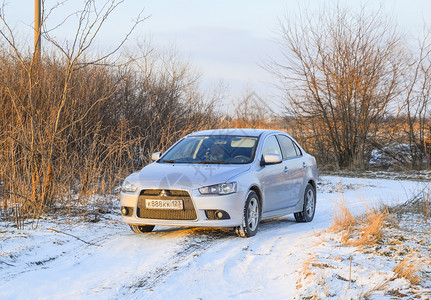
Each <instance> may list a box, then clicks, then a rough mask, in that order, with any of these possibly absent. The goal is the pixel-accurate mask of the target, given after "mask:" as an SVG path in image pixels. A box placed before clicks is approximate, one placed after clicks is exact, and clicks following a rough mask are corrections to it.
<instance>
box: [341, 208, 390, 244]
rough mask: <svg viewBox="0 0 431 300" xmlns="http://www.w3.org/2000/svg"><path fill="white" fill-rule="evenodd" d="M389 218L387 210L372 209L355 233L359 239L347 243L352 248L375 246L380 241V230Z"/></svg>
mask: <svg viewBox="0 0 431 300" xmlns="http://www.w3.org/2000/svg"><path fill="white" fill-rule="evenodd" d="M388 217H389V212H388V210H387V209H384V210H378V209H373V210H370V211H368V212H367V214H366V215H365V216H364V217H363V218H362V222H360V224H359V228H358V229H357V233H358V234H359V238H358V239H356V240H350V241H347V242H348V243H349V244H351V245H352V246H359V247H361V246H367V245H372V244H375V243H376V242H377V241H379V240H381V239H382V230H383V227H384V226H385V221H386V220H387V219H388Z"/></svg>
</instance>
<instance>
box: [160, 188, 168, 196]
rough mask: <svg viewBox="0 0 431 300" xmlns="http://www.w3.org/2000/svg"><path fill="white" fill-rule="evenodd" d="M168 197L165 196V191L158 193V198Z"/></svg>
mask: <svg viewBox="0 0 431 300" xmlns="http://www.w3.org/2000/svg"><path fill="white" fill-rule="evenodd" d="M167 196H168V195H167V194H166V191H165V190H162V191H161V192H160V197H167Z"/></svg>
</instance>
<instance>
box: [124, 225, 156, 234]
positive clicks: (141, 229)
mask: <svg viewBox="0 0 431 300" xmlns="http://www.w3.org/2000/svg"><path fill="white" fill-rule="evenodd" d="M129 226H130V229H132V231H133V232H135V233H146V232H151V231H152V230H153V229H154V227H155V226H154V225H129Z"/></svg>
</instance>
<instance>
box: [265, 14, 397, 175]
mask: <svg viewBox="0 0 431 300" xmlns="http://www.w3.org/2000/svg"><path fill="white" fill-rule="evenodd" d="M399 41H400V38H399V36H398V34H397V31H396V27H395V25H394V24H393V23H392V22H391V21H390V20H388V19H387V18H385V16H384V15H383V13H382V11H381V10H378V11H377V12H369V11H367V10H366V9H365V8H362V9H361V10H360V11H359V12H353V11H351V10H348V9H346V8H342V7H340V6H336V7H334V8H330V9H326V10H324V11H322V12H320V13H319V14H317V15H311V14H308V13H307V12H305V13H302V14H300V16H299V17H296V18H286V19H285V20H284V21H283V22H282V23H281V43H280V44H281V50H282V53H283V57H284V61H276V62H273V63H272V64H271V65H270V67H269V68H270V70H271V71H272V72H274V73H275V74H276V75H277V76H278V78H279V80H280V81H279V82H280V88H281V89H282V91H283V92H284V94H285V97H286V100H287V104H288V105H287V107H288V109H289V111H290V113H291V114H292V115H293V116H295V117H298V118H300V119H301V122H302V123H304V124H306V123H308V124H310V125H311V126H313V127H311V130H314V131H315V132H316V133H318V134H319V135H322V136H324V139H325V140H327V141H328V147H330V149H326V150H331V152H332V153H334V160H335V163H336V165H337V167H341V168H350V167H353V168H358V167H359V168H362V167H364V161H365V160H364V158H365V155H366V153H367V151H368V149H367V145H369V144H368V142H367V141H368V140H369V139H370V138H371V134H372V130H371V127H372V124H373V123H376V122H377V121H378V120H379V118H381V117H382V116H383V115H384V113H385V112H386V111H387V110H388V107H389V104H390V103H391V102H392V101H393V100H394V99H395V98H396V97H397V96H398V95H399V93H400V88H399V81H400V77H401V76H400V74H401V71H402V70H401V69H402V65H401V63H400V61H401V60H400V55H401V53H402V51H399V49H400V42H399ZM317 131H318V132H317ZM322 146H323V145H322Z"/></svg>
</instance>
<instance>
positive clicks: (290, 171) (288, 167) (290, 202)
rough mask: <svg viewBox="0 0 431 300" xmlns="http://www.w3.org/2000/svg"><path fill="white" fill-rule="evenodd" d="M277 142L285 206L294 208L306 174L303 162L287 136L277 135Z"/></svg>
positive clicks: (294, 145)
mask: <svg viewBox="0 0 431 300" xmlns="http://www.w3.org/2000/svg"><path fill="white" fill-rule="evenodd" d="M277 140H278V142H279V143H280V147H281V152H282V154H283V165H284V168H285V175H286V182H287V184H286V185H285V188H286V190H285V193H286V194H287V197H286V198H287V200H286V201H287V203H286V205H287V206H294V205H296V204H297V203H298V201H299V200H300V197H301V191H302V186H303V183H304V178H305V172H306V169H305V161H304V159H303V156H302V153H301V150H300V149H299V147H298V146H297V145H296V144H295V142H294V141H293V140H292V139H291V138H289V137H288V136H287V135H283V134H278V135H277Z"/></svg>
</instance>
